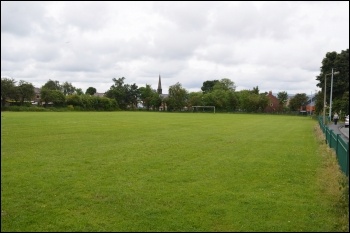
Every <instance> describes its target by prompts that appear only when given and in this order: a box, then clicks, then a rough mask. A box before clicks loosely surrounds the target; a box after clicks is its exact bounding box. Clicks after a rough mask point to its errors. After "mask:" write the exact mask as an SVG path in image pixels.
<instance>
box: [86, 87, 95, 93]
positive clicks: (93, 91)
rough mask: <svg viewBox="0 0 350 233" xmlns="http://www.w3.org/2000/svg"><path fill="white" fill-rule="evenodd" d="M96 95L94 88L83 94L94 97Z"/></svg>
mask: <svg viewBox="0 0 350 233" xmlns="http://www.w3.org/2000/svg"><path fill="white" fill-rule="evenodd" d="M95 93H96V88H94V87H89V88H88V89H86V91H85V94H86V95H94V94H95Z"/></svg>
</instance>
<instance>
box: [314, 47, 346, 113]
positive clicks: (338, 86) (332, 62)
mask: <svg viewBox="0 0 350 233" xmlns="http://www.w3.org/2000/svg"><path fill="white" fill-rule="evenodd" d="M332 69H333V73H334V72H339V74H336V75H333V90H332V111H333V110H334V111H337V112H340V111H342V112H346V113H347V114H348V113H349V108H348V107H347V106H348V104H347V102H348V100H349V91H348V90H349V49H346V50H342V51H341V52H340V53H339V54H338V53H337V52H335V51H333V52H328V53H327V54H326V56H325V58H323V60H322V66H321V73H320V75H318V76H316V80H317V81H318V83H317V84H316V86H317V87H319V88H321V89H322V95H323V96H324V92H326V102H327V104H328V105H329V98H330V90H331V81H332V79H331V73H332ZM326 74H327V78H326V81H327V83H326V90H324V87H325V82H324V81H325V75H326ZM323 101H324V100H323V99H322V98H317V102H316V112H318V113H320V112H322V111H323ZM334 103H336V105H335V106H334V109H333V104H334ZM320 107H321V108H322V109H320ZM339 108H340V109H339Z"/></svg>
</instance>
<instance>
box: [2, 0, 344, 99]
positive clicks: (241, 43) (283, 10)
mask: <svg viewBox="0 0 350 233" xmlns="http://www.w3.org/2000/svg"><path fill="white" fill-rule="evenodd" d="M348 48H349V1H305V2H304V1H300V2H295V1H293V2H292V1H281V2H275V1H273V2H272V1H271V2H261V1H259V2H253V1H246V2H239V1H232V2H231V1H222V2H221V1H215V2H210V1H193V2H191V1H179V2H177V1H164V2H162V1H156V2H152V1H142V2H141V1H140V2H136V1H126V2H123V1H106V2H104V1H92V2H91V1H88V2H81V1H77V2H74V1H52V2H51V1H50V2H42V1H40V2H39V1H38V2H30V1H29V2H28V1H22V2H19V1H1V77H2V78H3V77H6V78H13V79H14V80H15V81H17V84H18V82H19V81H20V80H23V81H26V82H30V83H32V84H33V85H34V86H35V87H41V86H43V85H44V84H45V83H46V82H48V81H49V80H54V81H59V83H60V84H63V83H64V82H68V83H71V84H72V85H73V86H74V87H76V88H81V89H82V90H83V91H84V92H85V91H86V89H87V88H88V87H94V88H96V90H97V92H99V93H103V92H106V91H108V90H109V88H110V87H111V86H112V85H113V84H114V82H113V80H112V79H113V78H116V79H118V78H121V77H124V78H125V80H124V83H125V84H130V85H131V84H134V83H135V84H136V85H137V86H138V87H145V86H146V84H148V85H151V87H152V88H153V89H157V87H158V77H159V75H160V76H161V82H162V89H163V94H167V93H168V89H169V87H170V86H172V85H175V84H176V83H180V84H181V86H182V87H183V88H185V89H186V90H188V91H189V92H197V91H201V87H202V85H203V82H205V81H208V80H221V79H223V78H227V79H230V80H231V81H233V82H234V84H235V86H236V90H237V91H240V90H252V89H253V88H254V87H258V88H259V91H260V93H263V92H269V91H272V92H273V93H278V92H282V91H285V92H287V93H288V94H297V93H306V94H308V95H309V94H311V95H312V94H314V93H315V92H316V91H319V90H320V89H319V88H318V87H317V86H316V84H317V83H318V81H317V80H316V76H318V75H319V74H320V67H321V66H322V60H323V58H324V57H325V56H326V54H327V52H333V51H335V52H337V53H340V52H341V51H342V50H346V49H348Z"/></svg>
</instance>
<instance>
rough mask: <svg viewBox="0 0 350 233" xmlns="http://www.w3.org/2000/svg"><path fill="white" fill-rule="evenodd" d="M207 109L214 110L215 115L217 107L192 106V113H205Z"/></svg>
mask: <svg viewBox="0 0 350 233" xmlns="http://www.w3.org/2000/svg"><path fill="white" fill-rule="evenodd" d="M206 109H209V111H211V110H210V109H212V111H214V113H215V106H192V112H205V110H206Z"/></svg>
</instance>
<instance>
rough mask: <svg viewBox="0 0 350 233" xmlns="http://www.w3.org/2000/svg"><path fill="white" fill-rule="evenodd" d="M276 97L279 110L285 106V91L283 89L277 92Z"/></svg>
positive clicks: (286, 96) (286, 97) (286, 95)
mask: <svg viewBox="0 0 350 233" xmlns="http://www.w3.org/2000/svg"><path fill="white" fill-rule="evenodd" d="M277 99H278V101H279V105H280V106H279V108H280V110H282V109H283V107H285V106H286V104H287V101H288V93H287V92H285V91H281V92H278V93H277Z"/></svg>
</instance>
